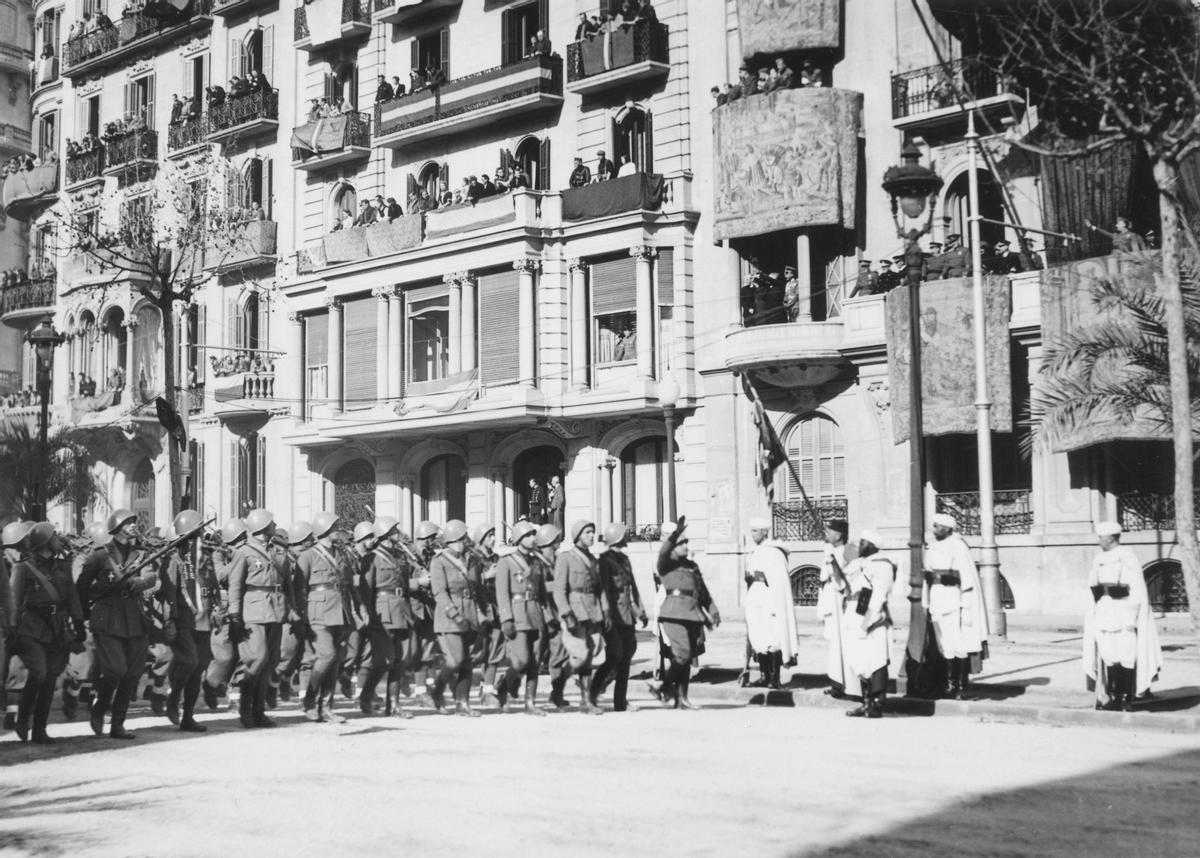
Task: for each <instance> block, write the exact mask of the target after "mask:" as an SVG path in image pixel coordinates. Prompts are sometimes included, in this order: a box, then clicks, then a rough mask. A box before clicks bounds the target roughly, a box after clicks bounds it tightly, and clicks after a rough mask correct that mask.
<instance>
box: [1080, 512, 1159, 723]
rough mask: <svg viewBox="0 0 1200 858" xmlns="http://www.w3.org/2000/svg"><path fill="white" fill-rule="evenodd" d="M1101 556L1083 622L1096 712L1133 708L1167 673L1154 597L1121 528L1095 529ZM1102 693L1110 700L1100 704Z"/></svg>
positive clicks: (1085, 665)
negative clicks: (1152, 605) (1161, 674)
mask: <svg viewBox="0 0 1200 858" xmlns="http://www.w3.org/2000/svg"><path fill="white" fill-rule="evenodd" d="M1096 537H1097V539H1098V540H1099V542H1100V552H1099V553H1098V554H1097V555H1096V557H1095V559H1093V560H1092V568H1091V570H1090V571H1089V572H1088V589H1089V594H1088V599H1087V610H1086V612H1085V614H1084V620H1083V669H1084V672H1085V673H1086V674H1087V678H1088V688H1089V689H1094V690H1095V691H1096V708H1097V709H1109V710H1118V709H1119V710H1124V711H1126V712H1128V711H1130V710H1132V709H1133V701H1134V699H1135V698H1136V697H1137V696H1138V695H1139V694H1143V693H1145V692H1146V691H1147V690H1148V689H1149V688H1150V683H1151V682H1152V681H1153V680H1154V679H1156V678H1157V677H1158V673H1159V671H1160V670H1161V669H1162V649H1161V647H1160V646H1159V642H1158V630H1157V629H1156V628H1155V626H1154V618H1153V617H1152V616H1151V615H1150V594H1149V593H1148V592H1147V590H1146V579H1145V578H1144V577H1143V575H1142V567H1141V564H1140V563H1138V561H1137V557H1136V556H1134V553H1133V549H1131V548H1130V547H1129V546H1127V545H1122V544H1121V525H1119V524H1117V523H1116V522H1111V521H1110V522H1102V523H1100V524H1098V525H1096ZM1101 689H1103V691H1104V693H1105V694H1106V695H1107V697H1108V699H1107V700H1106V701H1101V699H1100V697H1101Z"/></svg>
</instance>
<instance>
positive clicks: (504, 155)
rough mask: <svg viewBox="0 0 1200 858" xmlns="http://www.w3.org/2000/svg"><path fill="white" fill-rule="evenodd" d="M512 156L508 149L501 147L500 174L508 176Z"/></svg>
mask: <svg viewBox="0 0 1200 858" xmlns="http://www.w3.org/2000/svg"><path fill="white" fill-rule="evenodd" d="M511 157H512V156H511V155H509V154H508V150H507V149H505V148H504V147H503V146H501V147H500V175H501V176H503V177H504V178H506V179H507V178H508V159H509V158H511Z"/></svg>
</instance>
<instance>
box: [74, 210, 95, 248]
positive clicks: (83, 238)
mask: <svg viewBox="0 0 1200 858" xmlns="http://www.w3.org/2000/svg"><path fill="white" fill-rule="evenodd" d="M99 230H100V210H99V209H86V210H84V211H81V212H79V213H78V214H77V215H75V231H76V235H75V237H74V242H75V243H76V244H79V245H80V246H84V245H90V244H91V242H93V241H95V240H96V237H97V236H98V235H99Z"/></svg>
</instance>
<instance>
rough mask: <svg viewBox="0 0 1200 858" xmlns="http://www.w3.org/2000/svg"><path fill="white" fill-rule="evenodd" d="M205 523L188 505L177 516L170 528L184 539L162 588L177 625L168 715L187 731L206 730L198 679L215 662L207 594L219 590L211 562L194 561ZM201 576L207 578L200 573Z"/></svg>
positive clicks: (165, 572)
mask: <svg viewBox="0 0 1200 858" xmlns="http://www.w3.org/2000/svg"><path fill="white" fill-rule="evenodd" d="M203 524H204V522H203V521H202V519H201V518H200V513H198V512H196V511H195V510H191V509H185V510H183V511H182V512H180V513H179V515H177V516H175V520H174V522H173V523H172V525H171V526H172V528H173V529H174V531H175V534H176V536H177V537H184V539H183V541H181V542H180V543H179V545H178V546H177V547H176V549H175V551H173V552H171V554H170V555H169V556H168V558H167V562H166V567H165V569H164V570H163V587H162V590H161V591H160V596H161V599H162V602H163V604H164V606H165V613H166V615H167V616H169V617H172V618H173V620H174V623H175V636H174V639H173V640H172V641H171V653H172V660H171V692H170V694H168V695H167V718H169V719H170V721H171V723H172V724H178V725H179V729H180V730H183V731H184V732H185V733H203V732H205V731H206V730H207V728H206V727H205V726H204V725H203V724H197V723H196V719H195V718H194V717H193V715H194V713H195V711H196V701H197V700H198V699H199V697H200V681H201V680H202V679H203V678H204V671H205V670H206V669H207V668H208V663H209V662H210V661H211V660H212V648H211V646H210V642H209V638H210V635H211V633H212V628H211V625H210V623H209V608H210V605H209V603H208V601H207V598H206V594H208V593H211V592H212V591H213V590H214V589H216V581H215V580H213V571H212V564H211V562H204V561H203V560H202V562H201V563H199V564H197V565H193V563H192V556H193V551H194V548H195V546H194V544H193V540H194V539H195V538H196V537H198V536H199V535H200V528H201V527H202V526H203ZM202 576H203V577H202ZM180 698H182V701H183V714H182V716H181V715H180V710H179V706H180Z"/></svg>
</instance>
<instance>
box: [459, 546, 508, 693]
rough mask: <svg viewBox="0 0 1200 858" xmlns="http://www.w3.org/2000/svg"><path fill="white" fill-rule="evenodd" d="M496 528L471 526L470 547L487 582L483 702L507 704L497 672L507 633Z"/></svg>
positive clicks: (483, 620) (481, 652)
mask: <svg viewBox="0 0 1200 858" xmlns="http://www.w3.org/2000/svg"><path fill="white" fill-rule="evenodd" d="M495 546H496V528H495V526H494V525H490V524H477V525H475V527H473V528H472V529H471V542H470V545H469V547H468V553H469V555H470V556H469V558H468V562H469V563H471V564H473V565H475V566H476V568H477V574H478V575H479V579H480V581H482V582H483V588H482V590H481V596H480V602H479V609H480V621H481V627H480V630H479V637H480V644H481V645H480V650H479V661H480V664H482V665H483V682H482V689H481V693H480V703H481V704H482V705H483V706H491V705H492V704H497V705H500V706H503V705H504V698H505V696H506V695H507V693H508V692H507V691H506V688H505V685H504V683H501V684H500V688H499V689H497V688H496V674H497V672H498V671H499V669H500V668H501V667H502V666H503V665H504V656H505V652H504V650H505V644H504V634H503V633H502V632H501V631H500V620H499V619H498V618H497V616H496V563H497V561H498V560H499V559H500V558H499V557H497V556H496V551H495ZM497 691H499V697H497Z"/></svg>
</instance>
